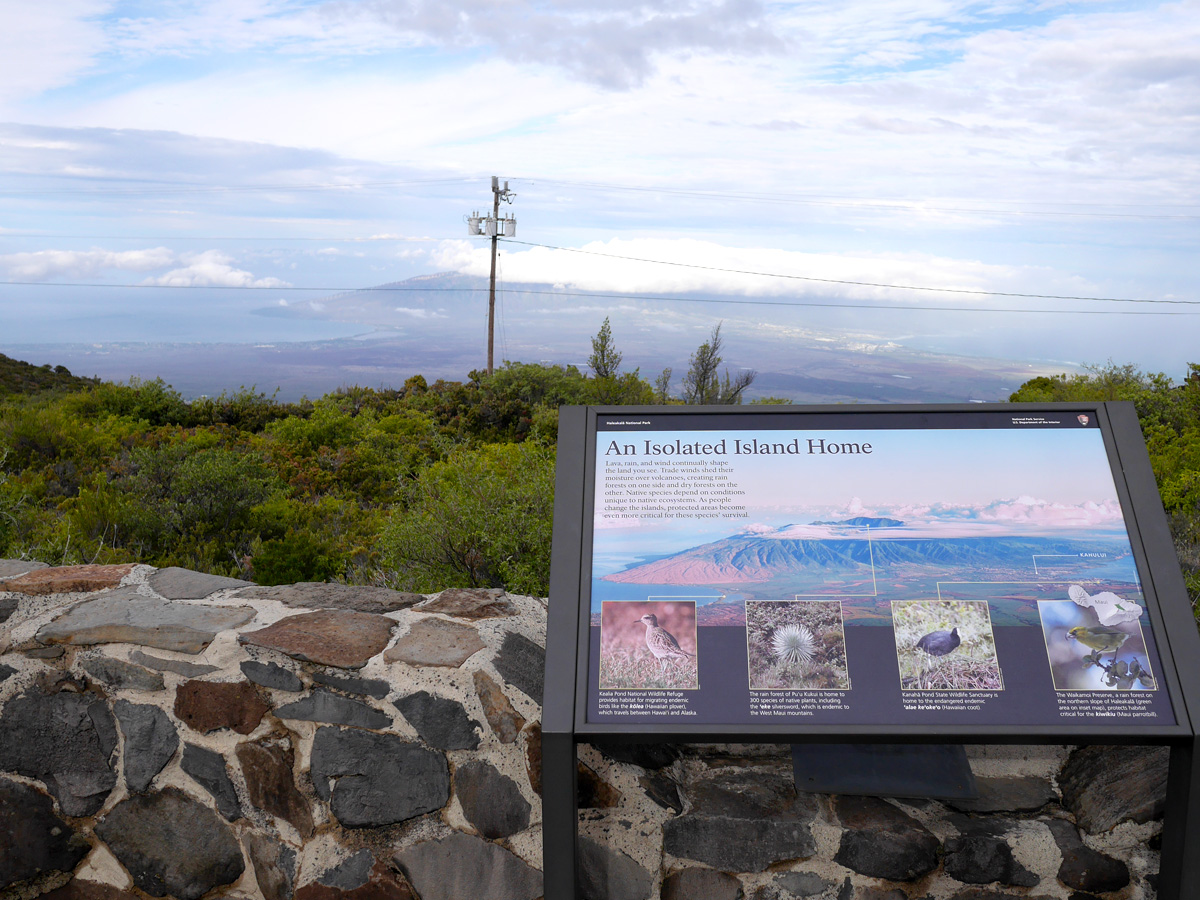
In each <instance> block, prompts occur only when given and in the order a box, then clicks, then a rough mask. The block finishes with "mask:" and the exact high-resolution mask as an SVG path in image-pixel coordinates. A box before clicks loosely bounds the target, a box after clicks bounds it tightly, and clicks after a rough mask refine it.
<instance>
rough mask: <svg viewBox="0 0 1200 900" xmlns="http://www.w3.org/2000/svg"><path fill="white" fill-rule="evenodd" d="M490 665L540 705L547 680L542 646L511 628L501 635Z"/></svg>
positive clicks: (544, 653) (544, 652)
mask: <svg viewBox="0 0 1200 900" xmlns="http://www.w3.org/2000/svg"><path fill="white" fill-rule="evenodd" d="M492 665H494V666H495V667H496V671H497V672H499V673H500V677H501V678H503V679H504V680H505V681H507V682H508V683H509V684H511V685H513V686H514V687H516V688H518V689H520V690H521V691H523V692H524V693H525V694H527V695H528V696H529V698H530V699H531V700H534V701H535V702H537V704H538V705H539V706H540V705H541V703H542V691H543V689H544V686H545V679H546V651H545V649H544V648H543V647H540V646H538V645H537V644H535V643H534V642H533V641H531V640H530V639H529V638H527V637H525V635H523V634H517V633H516V632H515V631H510V632H508V633H507V634H505V635H504V642H503V643H502V644H501V645H500V652H499V653H497V654H496V658H495V659H494V660H492Z"/></svg>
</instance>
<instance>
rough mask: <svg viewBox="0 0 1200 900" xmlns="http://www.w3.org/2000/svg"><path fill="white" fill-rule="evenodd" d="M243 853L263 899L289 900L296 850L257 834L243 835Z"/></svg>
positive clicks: (255, 832) (293, 879)
mask: <svg viewBox="0 0 1200 900" xmlns="http://www.w3.org/2000/svg"><path fill="white" fill-rule="evenodd" d="M246 851H247V853H248V855H249V856H250V863H251V864H252V865H253V866H254V877H255V878H256V879H257V880H258V889H259V890H260V891H261V892H262V895H263V900H292V886H293V883H294V882H295V879H296V851H295V850H293V849H292V848H291V847H289V846H287V845H286V844H281V843H279V841H277V840H275V839H274V838H272V837H269V836H267V835H265V834H261V833H260V832H257V831H252V832H250V833H249V834H247V836H246Z"/></svg>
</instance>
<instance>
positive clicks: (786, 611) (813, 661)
mask: <svg viewBox="0 0 1200 900" xmlns="http://www.w3.org/2000/svg"><path fill="white" fill-rule="evenodd" d="M588 440H589V441H591V447H590V449H589V454H590V465H589V467H588V468H589V473H588V479H589V483H588V484H587V485H586V486H585V490H586V491H587V493H588V496H587V498H586V500H585V504H586V506H587V511H586V514H587V516H588V520H587V521H588V523H589V527H586V528H585V530H584V546H583V552H584V569H585V575H584V582H585V584H586V589H585V590H583V591H582V592H581V600H580V602H581V605H582V608H581V615H582V616H583V617H584V619H585V620H586V624H585V625H584V627H582V628H581V632H580V633H581V642H580V644H581V646H580V650H579V652H580V656H581V658H586V663H585V665H584V671H586V691H585V695H586V708H585V709H584V710H583V713H582V716H583V722H584V723H586V725H589V726H612V727H613V729H614V730H619V728H620V726H621V725H622V724H625V725H631V724H639V725H658V726H664V727H665V728H667V729H670V728H672V727H674V726H679V727H680V728H681V729H686V728H688V727H695V726H723V727H728V728H729V729H730V730H733V731H736V730H738V729H742V730H745V729H750V730H753V728H754V726H757V725H791V726H794V725H800V726H805V725H823V726H835V727H836V726H845V727H847V728H849V729H851V730H852V729H853V728H854V727H855V726H861V725H871V726H921V725H943V726H954V727H966V728H968V729H969V728H972V727H980V728H994V727H1001V728H1010V727H1016V728H1019V727H1020V726H1054V727H1059V728H1061V727H1066V728H1069V727H1070V726H1072V725H1091V726H1095V725H1097V724H1104V725H1112V726H1114V727H1116V728H1118V729H1124V728H1132V729H1134V730H1136V729H1138V728H1139V727H1159V728H1161V727H1169V726H1173V725H1175V724H1176V723H1177V717H1176V714H1175V712H1174V710H1173V707H1172V702H1171V698H1170V694H1169V692H1168V690H1167V685H1166V683H1165V681H1164V675H1165V672H1164V657H1165V658H1167V659H1168V661H1169V652H1168V651H1166V650H1165V648H1164V647H1161V646H1160V643H1162V644H1165V641H1162V642H1160V640H1159V636H1160V634H1161V628H1162V625H1161V616H1160V615H1159V611H1158V608H1157V604H1156V602H1155V601H1154V598H1153V597H1152V596H1148V595H1147V593H1148V592H1147V590H1146V585H1145V584H1144V582H1143V578H1142V576H1141V575H1140V573H1139V564H1138V558H1137V551H1136V550H1135V542H1133V541H1131V533H1133V532H1134V531H1135V529H1134V527H1133V522H1132V519H1131V517H1130V515H1129V510H1128V509H1126V505H1127V503H1128V497H1127V489H1126V487H1125V486H1124V485H1123V484H1121V483H1119V479H1117V478H1114V475H1113V472H1114V466H1113V462H1112V459H1113V452H1114V451H1113V446H1112V438H1111V436H1110V435H1109V434H1108V433H1107V428H1106V425H1105V417H1104V416H1103V415H1102V410H1097V409H1096V408H1082V407H1081V408H1080V409H1077V410H1062V409H1055V410H1053V411H1050V412H1038V413H1029V412H1026V411H1023V410H1021V409H1018V408H1016V407H997V406H990V407H987V408H986V409H980V410H978V411H974V410H956V411H946V412H937V411H929V408H925V409H924V410H922V411H919V412H916V411H903V412H900V411H898V412H881V411H877V410H876V411H870V412H861V413H859V412H854V411H838V412H832V411H828V408H826V410H824V411H816V410H812V409H808V410H803V411H796V412H791V413H789V412H784V411H780V412H777V413H773V414H750V413H741V414H736V413H733V414H720V415H714V414H702V413H688V412H669V411H666V410H656V411H650V412H645V413H631V412H627V411H616V412H613V411H607V412H597V413H595V415H594V417H593V418H592V420H591V427H590V429H589V438H588ZM1117 471H1119V469H1118V470H1117Z"/></svg>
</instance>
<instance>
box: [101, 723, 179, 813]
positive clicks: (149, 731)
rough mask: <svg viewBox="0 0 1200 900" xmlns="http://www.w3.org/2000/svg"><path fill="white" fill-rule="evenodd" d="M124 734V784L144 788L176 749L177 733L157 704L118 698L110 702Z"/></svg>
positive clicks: (130, 788)
mask: <svg viewBox="0 0 1200 900" xmlns="http://www.w3.org/2000/svg"><path fill="white" fill-rule="evenodd" d="M113 711H114V712H116V714H117V721H118V722H120V723H121V732H122V733H123V734H124V735H125V784H126V785H127V786H128V788H129V790H131V791H134V792H135V793H136V792H140V791H144V790H146V788H148V787H150V782H152V781H153V780H154V776H155V775H157V774H158V773H159V772H161V771H162V770H163V767H164V766H165V765H166V764H167V763H168V762H170V761H171V757H172V756H174V755H175V751H176V750H178V749H179V735H178V734H177V733H176V731H175V726H174V725H172V724H171V720H170V719H169V718H168V717H167V714H166V713H165V712H163V711H162V710H161V709H159V708H158V707H157V706H148V705H141V704H137V703H130V702H129V701H128V700H118V701H117V702H116V703H114V704H113Z"/></svg>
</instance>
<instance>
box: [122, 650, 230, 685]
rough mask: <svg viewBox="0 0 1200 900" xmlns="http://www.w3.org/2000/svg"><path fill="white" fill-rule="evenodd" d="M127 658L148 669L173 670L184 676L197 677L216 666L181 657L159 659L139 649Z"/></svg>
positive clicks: (211, 670) (213, 670) (214, 669)
mask: <svg viewBox="0 0 1200 900" xmlns="http://www.w3.org/2000/svg"><path fill="white" fill-rule="evenodd" d="M129 658H130V659H131V660H133V661H134V662H135V663H138V664H139V665H142V666H145V667H146V668H148V669H155V670H156V671H159V672H174V673H175V674H176V675H182V676H183V677H184V678H198V677H200V676H201V675H207V674H208V673H209V672H215V671H217V666H206V665H201V664H200V663H190V662H187V661H185V660H182V659H160V658H159V657H157V656H151V655H150V654H149V653H143V652H142V651H141V650H134V651H133V652H132V653H130V654H129Z"/></svg>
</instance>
